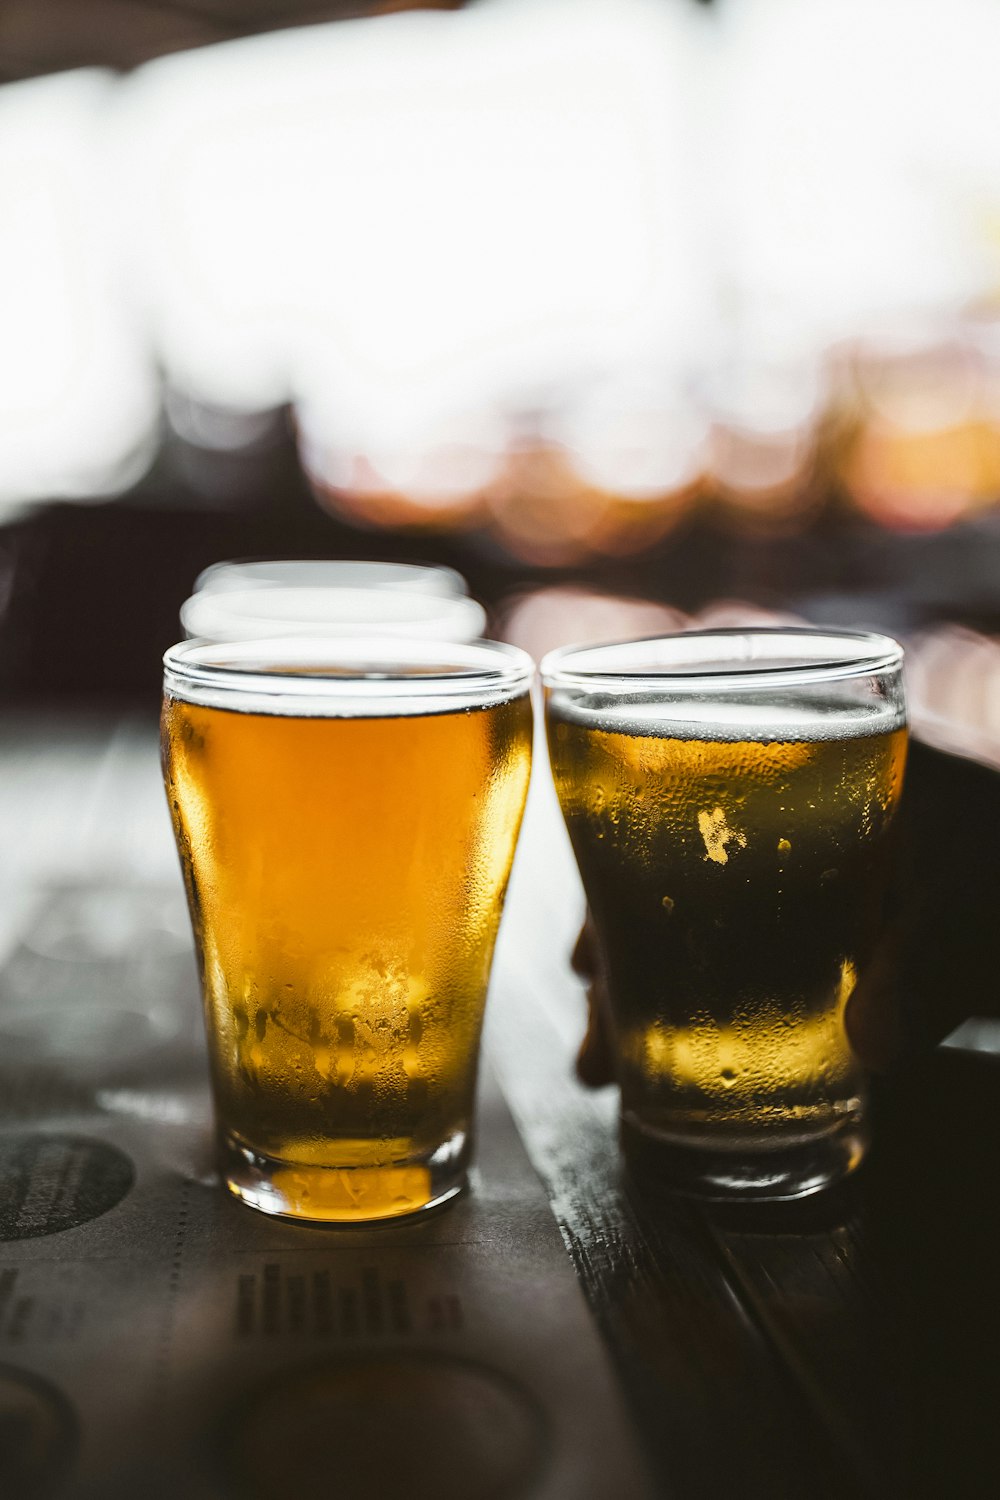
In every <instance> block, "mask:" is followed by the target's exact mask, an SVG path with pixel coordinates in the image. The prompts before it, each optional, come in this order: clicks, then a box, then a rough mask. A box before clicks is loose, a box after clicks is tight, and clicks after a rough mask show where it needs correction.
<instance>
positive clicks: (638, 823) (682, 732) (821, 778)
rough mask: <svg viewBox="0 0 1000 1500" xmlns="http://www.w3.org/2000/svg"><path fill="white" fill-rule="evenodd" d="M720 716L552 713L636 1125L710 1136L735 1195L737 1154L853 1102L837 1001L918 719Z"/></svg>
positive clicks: (555, 755)
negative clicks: (892, 723) (756, 722)
mask: <svg viewBox="0 0 1000 1500" xmlns="http://www.w3.org/2000/svg"><path fill="white" fill-rule="evenodd" d="M728 713H729V711H728V710H727V709H726V708H725V706H724V705H723V706H720V707H719V709H718V713H717V717H718V719H719V722H718V723H717V724H716V725H710V724H704V725H700V724H699V723H697V722H695V723H693V724H687V725H684V724H683V723H680V724H678V723H677V722H676V721H677V719H678V718H682V717H683V713H682V710H678V709H677V708H676V707H675V708H674V709H673V710H672V711H671V712H670V713H668V714H667V715H666V719H664V718H663V716H662V715H658V713H657V710H656V708H655V706H654V707H652V708H650V709H649V710H647V711H646V713H645V716H644V710H643V708H642V707H641V706H636V705H635V704H629V703H627V702H625V703H615V704H608V703H604V704H603V706H601V707H600V708H599V709H586V710H581V709H580V708H579V707H574V706H573V705H572V704H567V703H565V702H564V703H560V700H559V697H558V695H551V696H550V703H549V718H548V735H549V746H550V753H551V760H552V767H553V772H554V776H555V783H556V788H557V791H558V794H559V800H560V803H561V806H562V809H563V813H564V816H565V820H566V823H567V826H568V829H569V833H570V838H571V840H572V843H573V848H574V851H575V853H576V857H577V861H578V864H579V867H580V872H581V875H582V877H583V882H584V886H585V888H586V893H587V898H588V901H589V903H590V906H591V909H592V912H593V916H594V920H595V924H596V928H597V931H598V934H599V938H600V945H601V951H602V958H603V963H604V965H605V970H606V981H607V985H608V990H609V993H610V999H611V1008H612V1012H613V1020H614V1027H615V1033H616V1056H617V1063H618V1068H619V1073H620V1082H621V1088H622V1108H623V1121H624V1123H625V1125H626V1127H629V1126H630V1125H631V1126H635V1127H637V1128H638V1129H639V1130H640V1131H641V1132H642V1133H643V1134H645V1135H646V1136H651V1137H653V1138H658V1139H660V1140H663V1141H666V1142H673V1143H678V1144H680V1145H682V1146H685V1147H688V1148H691V1149H692V1152H696V1151H697V1150H698V1149H700V1150H701V1152H702V1170H703V1171H705V1173H706V1174H707V1178H708V1186H709V1187H711V1186H712V1185H713V1183H712V1173H713V1172H715V1174H716V1179H715V1182H714V1186H715V1187H717V1188H719V1189H720V1190H721V1191H723V1192H725V1191H726V1189H727V1187H728V1186H734V1187H736V1188H737V1189H738V1188H739V1186H740V1179H739V1170H740V1168H739V1166H738V1165H733V1162H734V1159H735V1160H736V1161H738V1159H739V1157H740V1153H741V1152H742V1153H743V1160H744V1162H746V1160H747V1159H748V1158H747V1153H750V1154H751V1157H752V1153H754V1152H755V1151H756V1150H758V1149H761V1150H763V1149H765V1148H768V1149H772V1150H774V1149H776V1148H779V1147H780V1145H781V1143H782V1141H783V1140H784V1141H786V1142H789V1143H796V1142H798V1143H801V1142H804V1141H808V1140H809V1138H810V1137H811V1136H822V1135H823V1134H824V1133H827V1132H830V1131H835V1130H836V1129H837V1127H838V1123H839V1122H848V1121H849V1120H850V1119H851V1118H852V1117H857V1118H860V1114H861V1106H862V1102H863V1099H862V1096H863V1087H864V1085H863V1075H862V1072H861V1069H860V1067H859V1064H858V1063H857V1061H856V1060H855V1058H854V1056H853V1054H852V1051H851V1048H850V1045H849V1041H848V1036H847V1032H846V1029H845V1007H846V1006H847V1003H848V1001H849V999H850V996H851V993H852V990H853V989H854V986H855V982H856V980H857V977H858V974H859V972H860V971H861V970H862V969H863V966H864V964H865V962H866V960H867V959H868V957H869V955H870V952H871V949H872V946H873V943H874V941H875V938H876V936H877V933H878V929H879V923H880V916H881V904H882V893H883V886H884V880H885V874H886V861H887V853H888V847H889V830H890V827H891V825H892V822H893V818H894V815H895V812H896V808H897V804H898V801H899V796H900V790H901V786H902V778H903V767H904V762H905V755H906V731H905V728H903V727H888V728H886V727H883V724H880V723H879V722H878V719H877V717H874V716H873V715H872V714H871V713H868V712H858V713H852V712H848V711H845V710H844V709H843V707H837V706H836V705H834V706H831V709H830V711H829V712H828V713H824V712H823V711H822V710H821V708H819V707H817V706H816V705H815V704H814V705H812V706H810V707H806V708H804V709H802V710H800V711H799V710H796V709H795V708H794V707H790V706H789V707H786V708H785V710H784V711H782V712H778V711H775V714H774V719H773V721H772V723H770V724H768V723H766V722H765V723H762V724H761V725H760V726H759V727H754V726H753V725H752V724H747V725H746V726H745V727H735V726H734V724H733V723H732V721H731V719H729V721H728V722H727V714H728ZM703 716H704V717H707V718H708V719H709V721H711V718H712V713H711V711H708V712H707V714H703ZM873 719H874V722H873ZM897 725H898V719H897ZM873 729H874V730H875V732H871V731H872V730H873ZM713 1151H714V1152H715V1153H716V1156H715V1158H714V1163H715V1164H714V1166H713V1165H711V1163H712V1161H713V1158H712V1152H713ZM754 1170H755V1169H754V1168H752V1167H751V1168H748V1169H747V1172H748V1177H749V1178H750V1179H752V1177H753V1171H754ZM757 1170H760V1171H762V1172H763V1176H762V1177H761V1179H760V1183H758V1186H761V1185H762V1187H763V1190H764V1192H765V1193H766V1189H767V1168H766V1167H764V1168H758V1169H757ZM727 1171H732V1172H733V1173H734V1174H735V1175H734V1176H733V1177H732V1179H731V1181H730V1179H728V1178H727V1175H726V1174H727ZM775 1184H776V1185H777V1186H778V1187H780V1181H779V1177H778V1176H776V1177H775ZM702 1185H703V1186H704V1184H702ZM806 1186H808V1183H806Z"/></svg>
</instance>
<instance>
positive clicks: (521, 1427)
mask: <svg viewBox="0 0 1000 1500" xmlns="http://www.w3.org/2000/svg"><path fill="white" fill-rule="evenodd" d="M548 1448H549V1441H548V1432H547V1426H546V1422H545V1417H544V1413H543V1411H542V1409H541V1407H540V1405H539V1402H538V1401H537V1399H536V1398H535V1397H533V1396H532V1395H531V1394H530V1393H529V1392H528V1391H527V1390H525V1388H524V1387H523V1386H522V1385H520V1384H519V1383H518V1382H517V1381H515V1380H513V1379H511V1377H510V1376H509V1375H506V1374H504V1373H503V1372H502V1371H500V1370H495V1369H492V1368H490V1367H489V1366H488V1365H484V1364H480V1363H479V1362H478V1361H475V1360H466V1359H457V1358H451V1357H448V1356H443V1355H433V1354H417V1353H412V1354H411V1353H408V1352H407V1353H400V1354H388V1353H387V1354H384V1355H371V1356H369V1357H367V1358H366V1357H364V1356H359V1357H358V1358H356V1359H344V1360H337V1361H331V1362H329V1363H323V1364H319V1365H307V1366H305V1367H304V1368H299V1369H297V1370H292V1371H289V1372H288V1373H286V1374H285V1375H283V1376H282V1377H281V1378H280V1379H278V1380H271V1381H268V1382H266V1383H265V1385H264V1386H262V1387H258V1388H257V1389H255V1390H254V1391H252V1392H251V1394H250V1395H249V1397H248V1398H247V1399H246V1400H245V1401H244V1402H243V1403H241V1405H240V1406H239V1407H238V1408H236V1409H235V1410H234V1411H232V1412H231V1414H230V1417H229V1419H228V1421H227V1423H226V1425H225V1429H224V1431H223V1434H222V1458H223V1466H224V1472H223V1482H224V1483H225V1484H226V1485H227V1486H228V1490H227V1493H228V1494H230V1495H232V1496H233V1497H236V1496H238V1497H239V1500H285V1497H286V1496H288V1495H291V1494H303V1495H325V1494H331V1495H332V1494H333V1493H336V1496H337V1500H370V1497H371V1496H373V1495H406V1496H407V1500H520V1497H522V1496H527V1495H528V1494H529V1493H530V1492H532V1491H533V1490H534V1486H535V1483H536V1482H537V1480H538V1477H539V1474H540V1472H541V1471H542V1469H543V1468H544V1465H545V1461H546V1458H547V1454H548ZM332 1454H336V1455H337V1457H336V1484H335V1486H334V1485H333V1484H332V1481H331V1455H332Z"/></svg>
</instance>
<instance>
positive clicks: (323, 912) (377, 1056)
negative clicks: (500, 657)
mask: <svg viewBox="0 0 1000 1500" xmlns="http://www.w3.org/2000/svg"><path fill="white" fill-rule="evenodd" d="M530 752H531V707H530V702H529V699H528V697H527V695H526V693H525V692H524V691H522V692H521V693H520V695H518V696H515V697H512V698H509V699H507V700H506V701H501V702H495V703H492V704H488V705H486V706H481V707H463V708H461V709H460V710H458V711H452V712H449V711H441V712H427V713H422V712H406V713H402V714H394V713H392V712H391V705H388V706H387V711H384V712H375V713H373V714H371V715H369V716H365V715H363V714H358V713H352V714H350V715H347V716H336V714H335V713H327V714H324V713H322V712H320V713H317V714H310V715H308V716H299V715H289V714H287V713H280V712H279V713H267V712H247V711H240V710H239V709H233V708H229V707H220V706H208V705H205V704H198V703H194V702H187V701H184V700H183V699H182V698H179V697H177V696H173V695H171V694H170V693H169V692H168V694H167V696H166V699H165V704H164V711H163V757H164V768H165V777H166V785H167V793H168V798H169V802H170V808H171V812H172V815H173V821H174V829H175V833H176V838H177V844H178V848H179V850H180V855H181V862H182V866H183V869H184V874H185V879H186V884H187V889H188V896H189V902H190V908H191V914H192V920H193V925H194V929H195V935H196V940H197V946H198V950H199V954H200V960H201V969H202V980H203V988H204V998H205V1007H206V1013H207V1023H208V1036H209V1048H210V1056H211V1068H212V1075H213V1083H214V1089H215V1096H216V1105H217V1112H218V1117H219V1121H220V1126H221V1128H222V1130H223V1134H224V1137H225V1142H226V1150H228V1152H229V1155H230V1158H232V1157H233V1156H234V1154H235V1156H236V1157H239V1155H240V1154H241V1153H242V1154H243V1156H244V1158H245V1159H246V1161H247V1162H248V1163H251V1164H257V1165H258V1166H259V1165H260V1164H261V1163H264V1164H265V1165H266V1174H265V1175H266V1176H267V1177H268V1178H269V1180H270V1183H271V1187H272V1191H273V1199H274V1201H273V1204H269V1203H268V1202H267V1201H258V1199H259V1197H260V1195H259V1194H258V1199H255V1198H254V1197H253V1196H252V1195H251V1194H249V1193H248V1192H247V1191H242V1196H244V1197H250V1201H252V1202H255V1205H256V1206H258V1207H265V1208H268V1207H271V1211H280V1212H287V1213H291V1214H293V1215H295V1214H297V1215H301V1216H304V1217H312V1218H321V1219H334V1220H336V1219H345V1220H351V1219H370V1218H379V1217H387V1216H392V1215H395V1214H400V1213H406V1212H412V1211H414V1210H416V1209H419V1208H421V1207H423V1206H425V1205H426V1204H428V1203H429V1202H432V1201H435V1200H436V1199H437V1198H438V1197H440V1196H441V1194H440V1191H439V1185H438V1186H436V1185H435V1166H434V1163H435V1162H437V1164H438V1165H439V1166H440V1165H442V1164H443V1165H444V1166H445V1167H451V1168H456V1169H457V1168H459V1167H460V1168H461V1171H462V1172H463V1173H464V1166H465V1162H466V1160H467V1156H468V1149H469V1140H470V1132H471V1129H472V1116H473V1103H474V1090H475V1081H476V1060H477V1053H478V1046H479V1036H480V1027H481V1023H482V1016H483V1006H484V1001H485V996H486V987H487V981H488V978H489V972H490V964H491V959H492V953H493V946H494V942H495V940H496V936H497V928H498V924H499V920H500V913H501V908H502V905H503V899H504V894H505V890H506V886H507V880H508V876H509V874H510V868H511V861H512V858H513V854H514V846H515V843H516V839H517V834H518V828H519V825H520V821H521V815H522V811H523V807H524V800H525V794H526V790H527V783H528V775H529V766H530ZM237 1176H238V1174H237ZM230 1185H231V1186H232V1187H233V1188H234V1191H241V1189H240V1186H239V1183H238V1182H234V1181H233V1177H232V1174H230Z"/></svg>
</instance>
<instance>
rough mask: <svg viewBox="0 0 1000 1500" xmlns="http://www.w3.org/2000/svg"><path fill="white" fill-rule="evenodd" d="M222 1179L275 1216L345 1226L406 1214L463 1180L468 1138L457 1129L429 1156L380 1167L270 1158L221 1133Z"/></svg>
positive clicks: (452, 1192) (446, 1198) (453, 1192)
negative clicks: (318, 1163)
mask: <svg viewBox="0 0 1000 1500" xmlns="http://www.w3.org/2000/svg"><path fill="white" fill-rule="evenodd" d="M219 1149H220V1158H221V1168H222V1176H223V1180H224V1182H225V1184H226V1186H227V1187H228V1189H229V1191H230V1192H231V1193H232V1194H233V1195H234V1197H236V1198H239V1199H240V1201H241V1202H242V1203H245V1204H247V1205H248V1207H250V1208H256V1209H257V1210H258V1211H259V1212H260V1213H265V1214H270V1215H271V1216H272V1217H274V1218H279V1219H293V1220H295V1221H296V1222H297V1223H310V1224H330V1225H340V1226H342V1227H343V1228H351V1227H366V1226H368V1225H371V1224H381V1223H386V1222H394V1221H397V1220H399V1219H411V1218H415V1217H417V1216H418V1215H421V1214H424V1213H426V1212H428V1211H429V1210H431V1209H435V1208H439V1207H440V1206H441V1205H442V1204H445V1203H448V1202H450V1201H451V1199H452V1198H456V1197H457V1196H458V1195H459V1193H461V1192H462V1191H464V1189H465V1187H466V1186H467V1183H468V1164H469V1156H470V1146H469V1140H468V1137H467V1136H466V1134H465V1133H464V1132H463V1131H459V1132H458V1133H457V1134H456V1135H455V1136H453V1137H452V1138H451V1139H450V1140H448V1141H446V1142H445V1143H444V1144H443V1145H442V1146H439V1147H437V1148H436V1149H435V1150H434V1151H433V1153H430V1154H429V1155H428V1156H427V1157H426V1159H423V1160H421V1159H416V1158H410V1159H408V1160H406V1161H403V1162H388V1163H385V1164H379V1165H377V1166H358V1165H350V1166H336V1165H322V1166H320V1165H316V1164H315V1163H311V1162H297V1161H288V1160H285V1159H284V1158H282V1157H275V1156H268V1155H266V1154H265V1153H263V1152H261V1151H257V1150H255V1149H254V1148H253V1147H251V1146H249V1145H247V1144H246V1143H245V1142H244V1141H242V1140H240V1138H239V1137H238V1136H236V1135H232V1134H230V1133H229V1132H228V1131H222V1132H221V1133H220V1148H219Z"/></svg>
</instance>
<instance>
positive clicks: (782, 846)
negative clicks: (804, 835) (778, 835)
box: [778, 839, 792, 854]
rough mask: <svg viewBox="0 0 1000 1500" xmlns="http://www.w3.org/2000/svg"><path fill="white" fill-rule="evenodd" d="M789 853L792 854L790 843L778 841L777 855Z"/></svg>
mask: <svg viewBox="0 0 1000 1500" xmlns="http://www.w3.org/2000/svg"><path fill="white" fill-rule="evenodd" d="M791 852H792V845H791V841H790V840H789V839H779V840H778V853H779V854H791Z"/></svg>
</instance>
